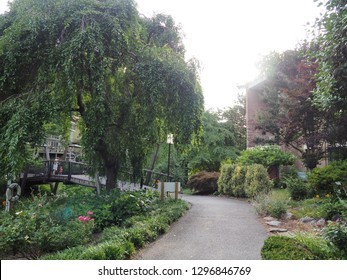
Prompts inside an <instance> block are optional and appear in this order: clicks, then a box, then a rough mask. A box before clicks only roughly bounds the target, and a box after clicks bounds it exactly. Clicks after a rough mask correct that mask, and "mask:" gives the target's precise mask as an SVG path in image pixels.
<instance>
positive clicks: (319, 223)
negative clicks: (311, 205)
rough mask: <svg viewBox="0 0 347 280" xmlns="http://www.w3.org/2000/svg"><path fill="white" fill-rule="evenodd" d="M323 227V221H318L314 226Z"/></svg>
mask: <svg viewBox="0 0 347 280" xmlns="http://www.w3.org/2000/svg"><path fill="white" fill-rule="evenodd" d="M324 225H325V219H323V218H322V219H319V220H318V221H317V222H316V226H317V227H323V226H324Z"/></svg>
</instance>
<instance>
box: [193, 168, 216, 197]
mask: <svg viewBox="0 0 347 280" xmlns="http://www.w3.org/2000/svg"><path fill="white" fill-rule="evenodd" d="M218 178H219V173H218V172H206V171H201V172H199V173H197V174H195V175H193V176H191V177H190V178H189V180H188V182H187V186H188V187H189V188H190V189H191V190H193V191H196V192H199V193H203V194H212V193H214V192H216V191H217V190H218V184H217V181H218Z"/></svg>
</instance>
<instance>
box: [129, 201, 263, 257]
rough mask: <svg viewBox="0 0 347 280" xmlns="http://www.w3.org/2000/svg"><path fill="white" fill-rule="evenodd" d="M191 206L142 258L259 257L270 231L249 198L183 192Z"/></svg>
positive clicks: (142, 252) (138, 255) (150, 246)
mask: <svg viewBox="0 0 347 280" xmlns="http://www.w3.org/2000/svg"><path fill="white" fill-rule="evenodd" d="M183 199H185V200H186V201H188V202H190V203H191V204H192V207H191V209H190V210H189V211H188V212H187V213H186V214H185V216H183V217H182V218H181V219H180V220H179V221H177V222H176V223H174V224H173V225H172V226H171V228H170V230H169V231H168V233H166V234H164V235H163V236H161V237H160V238H159V239H158V240H157V241H155V242H153V243H152V244H150V245H149V246H148V247H146V248H144V249H143V250H141V251H140V252H139V253H138V254H137V256H136V259H138V260H259V259H261V257H260V250H261V247H262V246H263V242H264V240H265V239H266V238H267V236H268V235H267V232H266V230H265V228H264V226H263V225H262V224H261V223H260V221H259V219H258V217H257V215H256V213H255V210H254V208H253V207H252V206H251V205H250V204H249V203H247V202H244V201H240V200H236V199H230V198H223V197H213V196H183Z"/></svg>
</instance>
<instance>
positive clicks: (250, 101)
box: [246, 79, 306, 171]
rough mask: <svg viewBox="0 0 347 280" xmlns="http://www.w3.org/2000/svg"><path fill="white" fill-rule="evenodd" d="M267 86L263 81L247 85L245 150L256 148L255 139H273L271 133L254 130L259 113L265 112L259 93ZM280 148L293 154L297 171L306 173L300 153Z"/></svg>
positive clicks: (284, 147) (288, 148)
mask: <svg viewBox="0 0 347 280" xmlns="http://www.w3.org/2000/svg"><path fill="white" fill-rule="evenodd" d="M267 84H268V82H267V81H266V80H265V79H263V80H258V81H256V82H254V83H252V84H249V85H248V86H247V88H246V126H247V148H252V147H255V146H257V144H256V143H255V141H256V139H257V138H261V139H264V140H273V139H274V136H273V135H272V134H271V133H268V132H267V133H264V132H263V131H262V130H260V129H256V125H257V121H258V115H259V113H261V112H262V111H264V110H266V105H265V104H264V102H263V100H262V96H261V93H262V91H263V90H264V88H265V86H266V85H267ZM281 148H282V150H284V151H288V152H291V153H293V154H294V155H295V156H296V157H297V160H296V162H295V167H296V168H297V169H298V170H300V171H306V168H305V166H304V164H303V163H302V161H301V159H300V153H299V152H298V151H297V150H295V149H293V148H290V147H286V146H285V145H282V146H281Z"/></svg>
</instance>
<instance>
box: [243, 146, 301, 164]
mask: <svg viewBox="0 0 347 280" xmlns="http://www.w3.org/2000/svg"><path fill="white" fill-rule="evenodd" d="M294 161H295V157H294V155H293V154H291V153H288V152H284V151H282V150H281V148H280V147H279V146H276V145H270V146H257V147H254V148H251V149H247V150H244V151H242V152H241V155H240V156H239V157H238V158H237V162H238V163H241V164H247V165H250V164H261V165H263V166H265V167H270V166H279V165H292V164H294Z"/></svg>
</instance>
